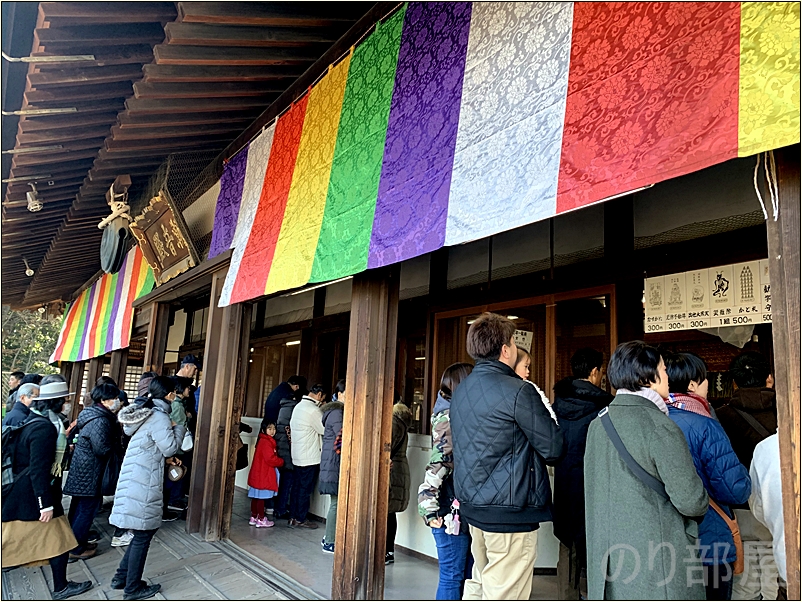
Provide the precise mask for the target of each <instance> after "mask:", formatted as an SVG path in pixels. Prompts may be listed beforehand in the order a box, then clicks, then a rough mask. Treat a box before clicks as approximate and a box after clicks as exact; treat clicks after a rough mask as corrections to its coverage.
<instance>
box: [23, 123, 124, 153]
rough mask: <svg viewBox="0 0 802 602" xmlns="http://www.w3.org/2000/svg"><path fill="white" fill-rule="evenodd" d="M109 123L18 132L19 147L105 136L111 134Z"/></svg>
mask: <svg viewBox="0 0 802 602" xmlns="http://www.w3.org/2000/svg"><path fill="white" fill-rule="evenodd" d="M110 125H111V123H109V124H105V123H104V124H102V125H98V126H94V127H75V128H70V129H59V130H44V131H38V132H31V133H30V134H17V147H22V146H26V145H29V144H30V145H39V144H47V143H51V142H56V143H57V142H61V141H62V140H84V139H86V138H105V137H106V136H108V135H109V126H110Z"/></svg>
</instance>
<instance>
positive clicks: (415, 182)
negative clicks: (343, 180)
mask: <svg viewBox="0 0 802 602" xmlns="http://www.w3.org/2000/svg"><path fill="white" fill-rule="evenodd" d="M470 24H471V3H470V2H453V3H451V2H413V3H410V4H409V8H408V9H407V13H406V16H405V17H404V29H403V32H402V34H401V49H400V51H399V55H398V67H397V69H396V76H395V89H394V91H393V99H392V102H391V104H390V120H389V124H388V127H387V139H386V141H385V145H384V161H383V164H382V173H381V178H380V180H379V195H378V200H377V202H376V213H375V215H374V218H373V234H372V236H371V240H370V254H369V257H368V267H369V268H377V267H381V266H384V265H389V264H391V263H396V262H398V261H403V260H405V259H409V258H411V257H416V256H418V255H422V254H424V253H428V252H430V251H434V250H436V249H439V248H440V247H442V246H443V243H444V241H445V233H446V215H447V213H448V191H449V188H450V185H451V168H452V165H453V163H454V148H455V145H456V140H457V126H458V123H459V112H460V100H461V98H462V76H463V72H464V71H465V55H466V52H467V48H468V32H469V30H470Z"/></svg>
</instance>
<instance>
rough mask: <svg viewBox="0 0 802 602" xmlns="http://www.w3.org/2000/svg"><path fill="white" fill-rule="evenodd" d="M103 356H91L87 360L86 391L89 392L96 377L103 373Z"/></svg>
mask: <svg viewBox="0 0 802 602" xmlns="http://www.w3.org/2000/svg"><path fill="white" fill-rule="evenodd" d="M104 359H105V356H103V355H101V356H99V357H93V358H92V359H91V360H89V366H88V367H87V374H86V392H87V393H90V392H91V391H92V389H94V388H95V383H96V382H97V379H98V378H100V377H101V376H102V375H103V363H104V361H103V360H104Z"/></svg>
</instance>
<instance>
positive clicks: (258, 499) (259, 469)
mask: <svg viewBox="0 0 802 602" xmlns="http://www.w3.org/2000/svg"><path fill="white" fill-rule="evenodd" d="M275 434H276V425H275V424H273V423H272V422H270V423H268V424H266V425H265V426H264V427H263V428H262V430H261V431H260V432H259V439H258V441H257V442H256V451H254V453H253V463H252V464H251V472H250V474H249V475H248V488H249V489H248V497H249V498H251V520H250V521H249V522H250V524H251V525H253V526H255V527H257V528H259V527H272V526H273V524H274V523H273V521H271V520H269V519H268V518H267V516H265V500H269V499H270V498H272V497H275V495H276V494H277V493H278V479H279V472H278V467H279V466H283V465H284V460H282V459H281V458H279V457H278V454H277V453H276V440H275V439H274V438H273V437H274V436H275Z"/></svg>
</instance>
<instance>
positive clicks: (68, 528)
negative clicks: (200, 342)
mask: <svg viewBox="0 0 802 602" xmlns="http://www.w3.org/2000/svg"><path fill="white" fill-rule="evenodd" d="M515 329H516V327H515V323H514V322H512V321H511V320H509V319H507V318H505V317H503V316H499V315H496V314H492V313H485V314H483V315H482V316H480V317H479V318H478V319H476V320H475V321H473V322H472V324H471V326H470V328H469V330H468V335H467V351H468V354H469V355H470V356H471V357H472V358H473V359H474V361H475V363H474V364H470V363H458V364H454V365H452V366H449V367H448V368H447V369H446V370H445V371H444V373H443V374H442V378H441V381H440V387H439V391H438V393H437V399H436V402H435V404H434V407H433V411H432V416H431V427H432V452H431V459H430V463H429V465H428V466H427V468H426V471H425V474H424V475H423V483H422V484H421V485H420V487H419V489H418V513H419V514H420V515H421V517H422V518H423V520H424V522H425V523H426V524H427V525H428V526H429V527H430V528H431V531H432V536H433V538H434V542H435V545H436V549H437V555H438V561H439V571H440V578H439V583H438V587H437V591H436V598H437V599H439V600H455V599H465V600H489V599H492V600H500V599H521V600H525V599H528V598H529V596H530V593H531V591H532V584H533V575H534V564H535V561H536V559H537V547H538V532H539V528H540V525H541V524H542V523H545V522H552V523H553V526H554V535H555V536H556V538H557V539H558V540H559V542H560V544H559V561H558V565H557V581H558V598H559V599H562V600H579V599H694V600H703V599H707V600H730V599H736V600H748V599H764V600H765V599H784V593H785V591H784V587H785V579H786V569H785V551H784V532H783V510H782V499H781V486H780V468H779V465H780V460H779V445H778V439H777V434H776V430H777V410H776V398H775V393H774V389H773V379H772V376H771V369H770V364H769V362H768V361H767V360H766V359H765V358H764V357H763V356H761V355H760V354H758V353H755V352H745V353H742V354H741V355H739V356H738V357H736V358H735V359H734V360H733V362H732V364H731V366H730V370H729V373H730V376H731V378H732V382H733V387H734V393H733V395H732V398H731V399H730V400H729V401H727V402H726V403H724V404H723V405H719V406H717V407H714V406H713V404H711V402H710V401H709V400H708V388H709V381H708V372H707V367H706V365H705V363H704V361H703V360H702V359H701V358H700V357H698V356H696V355H694V354H692V353H681V352H669V351H667V350H661V349H658V348H655V347H653V346H650V345H648V344H646V343H644V342H642V341H631V342H626V343H622V344H620V345H619V346H618V347H617V348H616V350H615V352H614V353H613V354H612V357H611V358H610V360H609V363H608V365H607V366H606V370H605V366H604V365H603V363H604V362H603V359H604V358H603V355H602V353H601V352H600V351H599V350H595V349H590V348H583V349H579V350H578V351H576V352H575V353H574V355H573V357H572V358H571V376H569V377H566V378H564V379H563V380H561V381H559V382H558V383H557V384H556V385H555V386H554V389H553V396H552V399H551V400H550V399H549V397H548V395H547V394H546V392H544V391H543V390H541V389H540V388H539V387H538V386H537V385H536V384H535V383H533V382H532V381H531V380H529V376H530V367H531V364H532V361H533V358H532V357H531V356H530V354H529V353H527V352H526V351H525V350H523V349H520V348H518V347H517V346H516V344H515V338H514V333H515ZM535 361H536V358H535ZM198 368H199V365H198V361H197V359H196V358H194V357H193V356H191V355H190V356H187V357H186V358H184V360H183V362H182V364H181V368H180V369H179V371H178V373H177V374H176V376H174V377H167V376H160V375H157V374H155V373H150V372H149V373H145V374H143V376H142V379H141V380H140V383H139V387H138V396H137V398H136V399H134V400H133V402H131V403H129V402H128V400H127V398H126V395H125V393H124V392H123V391H121V390H120V389H119V388H118V386H117V384H116V383H114V382H113V381H112V380H111V379H110V378H108V377H101V378H100V379H99V380H98V382H97V383H96V384H95V386H94V388H93V389H92V390H91V392H90V393H89V395H88V396H87V398H86V399H85V400H84V401H83V405H84V408H83V410H82V411H81V412H80V413H79V414H78V416H77V419H75V420H71V415H72V412H71V408H70V404H71V399H72V397H73V395H74V393H71V392H69V391H68V387H67V383H66V382H65V380H64V378H63V377H61V376H58V375H51V376H46V377H44V378H42V377H40V376H39V375H32V374H21V373H13V374H12V375H11V379H10V381H9V384H10V385H11V395H10V398H9V403H8V405H7V414H6V416H5V419H4V421H3V505H2V537H3V541H2V548H3V557H2V566H3V568H8V567H14V566H23V565H31V564H37V563H38V564H41V563H44V562H49V564H50V566H51V568H52V572H53V587H54V592H53V598H54V599H57V600H63V599H67V598H70V597H72V596H75V595H78V594H80V593H83V592H85V591H86V590H88V589H89V588H91V586H92V583H91V582H90V581H87V582H82V583H76V582H71V581H68V580H67V577H66V570H67V564H68V563H69V562H71V561H75V560H79V559H86V558H90V557H92V556H94V555H95V554H96V553H97V540H98V534H97V533H94V532H93V531H92V529H91V527H92V523H93V520H94V518H95V516H96V515H97V513H98V511H99V509H100V507H101V505H102V503H103V496H112V495H113V496H114V503H113V506H112V509H111V514H110V517H109V522H110V523H111V524H112V525H113V526H114V527H115V528H116V529H117V530H116V531H115V533H114V538H113V541H112V545H119V546H127V549H126V552H125V555H124V557H123V559H122V561H121V562H120V565H119V567H118V569H117V572H116V574H115V576H114V578H113V579H112V582H111V587H112V588H114V589H122V590H124V592H123V596H124V599H126V600H141V599H146V598H150V597H152V596H153V595H155V594H156V593H157V592H158V591H159V589H160V586H159V585H158V584H150V585H149V584H148V583H146V582H145V581H144V580H143V579H142V576H143V570H144V565H145V560H146V557H147V553H148V549H149V546H150V542H151V540H152V539H153V536H154V534H155V533H156V531H157V530H158V529H159V527H160V526H161V523H162V522H163V521H165V520H174V519H175V518H177V517H178V516H180V513H181V512H182V511H185V510H186V501H185V497H186V493H187V484H188V481H189V479H188V478H186V475H187V474H188V471H189V470H190V469H191V463H192V462H191V459H192V452H191V450H192V445H193V443H192V434H193V433H194V429H195V423H196V419H197V416H196V415H197V411H198V406H197V398H196V388H195V387H194V385H193V381H194V377H195V375H196V374H197V371H198ZM605 371H606V377H607V383H608V384H609V388H610V389H611V390H612V391H614V394H610V393H608V392H607V391H606V390H605V389H604V388H602V384H603V374H604V373H605ZM346 392H347V388H346V382H345V380H341V381H339V382H338V383H337V385H336V387H335V389H334V392H333V394H332V396H331V399H330V400H328V395H327V392H326V390H325V389H324V387H323V386H322V385H320V384H314V385H312V386H311V387H310V388H307V381H306V379H305V378H303V377H301V376H292V377H291V378H289V379H287V381H286V382H283V383H281V384H280V385H279V386H278V387H276V388H275V389H274V390H273V391H272V392H271V393H270V395H269V396H268V397H267V400H266V401H265V408H264V417H263V419H262V423H261V425H260V431H259V434H258V438H257V443H256V447H255V450H254V454H253V460H252V462H251V468H250V472H249V475H248V496H249V498H251V517H250V521H249V522H250V525H252V526H253V527H255V528H269V527H273V526H274V525H275V524H276V521H277V520H286V521H287V523H286V524H287V526H288V527H291V528H301V529H317V528H318V526H319V522H318V521H316V520H315V519H314V518H313V517H312V516H310V513H309V510H310V501H311V498H312V495H313V492H314V489H315V486H316V485H317V488H318V491H319V493H320V494H321V495H326V496H329V499H330V504H329V509H328V513H327V516H326V517H325V518H326V521H325V522H326V528H325V535H324V537H323V538H322V540H321V546H322V551H323V552H326V553H333V552H334V546H335V536H336V525H337V506H338V504H337V496H338V493H339V479H340V455H341V451H342V431H343V422H344V416H345V410H346V409H347V407H348V405H347V404H348V403H349V402H348V398H347V393H346ZM411 422H412V414H411V412H410V409H409V408H408V407H407V406H406V405H404V404H403V403H402V402H400V400H399V401H398V402H397V403H396V404H395V405H394V406H393V412H392V436H391V442H390V443H391V444H390V479H389V490H388V516H387V539H386V553H385V564H392V563H393V562H394V560H395V549H394V548H395V537H396V530H397V521H396V514H397V513H399V512H404V511H405V510H406V508H407V507H408V505H409V501H410V486H411V479H412V477H411V475H410V468H409V463H408V461H407V443H408V432H409V429H410V425H411ZM246 451H247V450H246ZM550 467H551V468H550ZM550 472H551V473H552V474H553V490H552V484H551V479H550ZM64 473H67V474H68V476H67V478H66V480H65V479H64V478H63V475H64ZM62 481H64V482H63V486H62ZM62 495H68V496H71V500H70V505H69V513H68V514H67V515H66V516H65V514H64V509H63V507H62V502H61V500H62ZM767 543H768V544H769V545H766V544H767Z"/></svg>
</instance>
